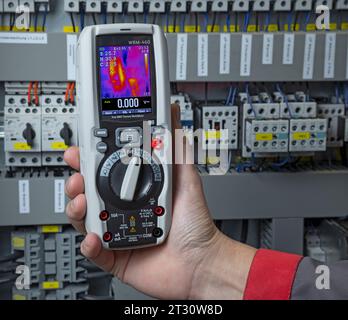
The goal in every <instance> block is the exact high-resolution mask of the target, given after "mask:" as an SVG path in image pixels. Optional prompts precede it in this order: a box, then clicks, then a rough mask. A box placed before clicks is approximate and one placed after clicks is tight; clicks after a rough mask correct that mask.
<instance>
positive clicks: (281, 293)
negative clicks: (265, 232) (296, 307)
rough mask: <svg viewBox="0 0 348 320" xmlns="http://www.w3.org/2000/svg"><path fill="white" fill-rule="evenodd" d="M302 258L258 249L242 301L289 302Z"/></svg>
mask: <svg viewBox="0 0 348 320" xmlns="http://www.w3.org/2000/svg"><path fill="white" fill-rule="evenodd" d="M301 259H302V256H299V255H295V254H289V253H283V252H278V251H272V250H265V249H260V250H258V251H257V252H256V255H255V257H254V260H253V262H252V264H251V267H250V271H249V275H248V280H247V284H246V288H245V291H244V300H289V299H290V297H291V290H292V285H293V282H294V278H295V274H296V270H297V267H298V265H299V263H300V261H301Z"/></svg>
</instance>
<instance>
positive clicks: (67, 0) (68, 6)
mask: <svg viewBox="0 0 348 320" xmlns="http://www.w3.org/2000/svg"><path fill="white" fill-rule="evenodd" d="M64 11H65V12H76V13H77V12H79V11H80V1H79V0H64Z"/></svg>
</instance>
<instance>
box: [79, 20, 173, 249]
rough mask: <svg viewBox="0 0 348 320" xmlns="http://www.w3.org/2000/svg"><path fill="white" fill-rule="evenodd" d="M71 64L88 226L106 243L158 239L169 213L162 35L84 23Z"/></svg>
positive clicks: (130, 244)
mask: <svg viewBox="0 0 348 320" xmlns="http://www.w3.org/2000/svg"><path fill="white" fill-rule="evenodd" d="M76 65H77V79H76V86H77V102H78V105H79V106H80V113H79V114H80V115H79V123H78V126H79V146H80V165H81V174H82V175H83V176H84V180H85V195H86V198H87V213H86V219H85V225H86V229H87V231H88V232H93V233H96V234H97V235H98V236H99V237H100V239H101V240H102V243H103V246H104V247H105V248H108V249H135V248H141V247H148V246H153V245H158V244H160V243H162V242H163V241H164V240H165V238H166V237H167V235H168V232H169V229H170V225H171V215H172V212H171V211H172V203H171V201H172V199H171V198H172V186H171V183H172V172H171V163H172V161H171V160H172V159H171V157H172V155H171V139H169V140H170V141H169V140H168V139H167V138H166V137H168V136H167V134H168V132H170V130H171V119H170V89H169V71H168V52H167V43H166V39H165V36H164V34H163V32H162V31H161V29H160V28H159V27H158V26H156V25H149V24H112V25H97V26H90V27H86V28H84V30H83V31H82V33H81V35H80V38H79V41H78V45H77V61H76ZM144 124H147V128H148V129H147V132H148V133H149V135H150V138H147V137H148V136H149V135H146V134H145V131H146V130H145V129H143V128H144ZM145 142H146V145H150V147H149V148H148V149H146V148H145ZM168 147H170V148H168ZM169 149H170V150H169ZM127 161H128V162H127ZM139 168H140V169H139ZM132 175H133V176H136V182H134V179H132V178H130V177H129V176H131V177H132ZM126 180H127V181H126ZM127 188H128V189H129V190H130V189H132V190H133V192H132V191H131V192H129V190H128V189H127ZM129 193H130V194H129Z"/></svg>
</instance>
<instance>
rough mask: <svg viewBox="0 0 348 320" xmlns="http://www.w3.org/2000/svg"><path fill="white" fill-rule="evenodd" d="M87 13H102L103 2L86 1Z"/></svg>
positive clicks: (95, 0)
mask: <svg viewBox="0 0 348 320" xmlns="http://www.w3.org/2000/svg"><path fill="white" fill-rule="evenodd" d="M86 12H92V13H93V12H94V13H97V12H101V1H99V0H98V1H97V0H86Z"/></svg>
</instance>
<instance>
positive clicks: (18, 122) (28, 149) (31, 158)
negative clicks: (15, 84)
mask: <svg viewBox="0 0 348 320" xmlns="http://www.w3.org/2000/svg"><path fill="white" fill-rule="evenodd" d="M4 111H5V121H4V131H5V162H6V165H7V166H21V167H28V166H29V167H37V166H41V107H39V106H36V105H33V104H31V105H29V104H28V101H27V97H26V96H24V95H6V96H5V108H4Z"/></svg>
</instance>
